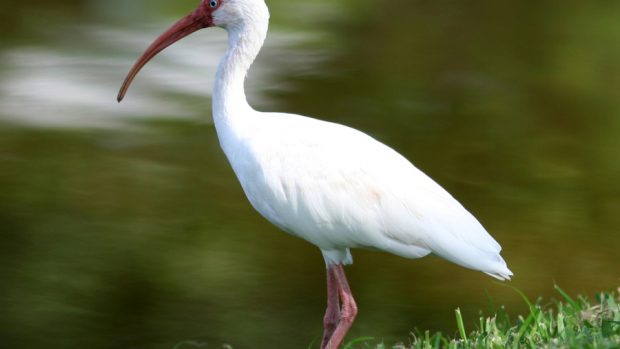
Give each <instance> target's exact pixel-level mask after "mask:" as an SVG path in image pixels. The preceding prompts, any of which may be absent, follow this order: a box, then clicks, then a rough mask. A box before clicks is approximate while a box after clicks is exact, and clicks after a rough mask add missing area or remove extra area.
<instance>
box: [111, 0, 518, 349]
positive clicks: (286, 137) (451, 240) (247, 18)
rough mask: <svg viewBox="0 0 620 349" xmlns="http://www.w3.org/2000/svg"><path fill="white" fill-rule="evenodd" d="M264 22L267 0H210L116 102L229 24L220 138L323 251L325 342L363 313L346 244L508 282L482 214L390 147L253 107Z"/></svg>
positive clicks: (266, 200) (246, 182) (239, 168)
mask: <svg viewBox="0 0 620 349" xmlns="http://www.w3.org/2000/svg"><path fill="white" fill-rule="evenodd" d="M268 21H269V12H268V10H267V7H266V5H265V3H264V2H263V0H220V1H218V0H203V1H202V3H201V5H200V6H199V7H198V9H196V10H195V11H194V12H192V13H191V14H190V15H188V16H187V17H185V18H183V19H182V20H180V21H179V22H177V24H175V25H174V26H173V27H172V28H170V29H169V30H168V31H167V32H166V33H164V34H162V36H160V37H159V38H158V39H157V40H156V41H155V42H154V43H153V44H152V45H151V46H150V47H149V48H148V49H147V51H146V52H145V53H144V54H143V56H142V57H141V58H140V59H139V60H138V62H136V64H135V65H134V67H133V68H132V70H131V71H130V73H129V75H128V77H127V79H126V80H125V83H124V85H123V87H122V88H121V91H120V93H119V101H120V100H121V99H122V98H123V96H124V94H125V92H126V91H127V88H128V87H129V84H130V83H131V81H132V80H133V78H134V77H135V75H136V74H137V73H138V71H139V70H140V69H141V68H142V67H143V66H144V65H145V64H146V63H147V62H148V61H149V60H150V59H151V58H152V57H154V56H155V55H156V54H157V53H158V52H160V51H161V50H163V49H164V48H166V47H167V46H169V45H171V44H172V43H174V42H175V41H177V40H179V39H181V38H183V37H184V36H186V35H189V34H190V33H192V32H194V31H196V30H199V29H202V28H205V27H211V26H219V27H223V28H225V29H226V30H227V31H228V37H229V44H228V50H227V52H226V54H225V56H224V58H223V59H222V61H221V62H220V65H219V67H218V71H217V76H216V79H215V87H214V90H213V118H214V122H215V127H216V129H217V134H218V137H219V139H220V144H221V146H222V149H223V150H224V152H225V153H226V156H227V158H228V160H229V162H230V164H231V166H232V168H233V170H234V171H235V174H236V175H237V177H238V179H239V182H240V183H241V186H242V187H243V190H244V192H245V194H246V196H247V197H248V199H249V201H250V202H251V204H252V206H253V207H254V208H255V209H256V210H257V211H258V212H260V213H261V214H262V215H263V216H264V217H265V218H266V219H268V220H269V221H270V222H271V223H273V224H274V225H276V226H278V227H280V228H281V229H282V230H285V231H286V232H288V233H290V234H293V235H295V236H298V237H300V238H302V239H304V240H306V241H308V242H310V243H312V244H314V245H316V246H318V247H319V248H320V249H321V251H322V253H323V256H324V259H325V263H326V265H327V268H328V280H327V281H328V307H327V312H326V314H325V319H324V325H325V335H324V337H323V342H322V345H321V348H330V349H334V348H337V347H338V346H339V345H340V343H341V342H342V340H343V337H344V335H345V334H346V332H347V330H348V329H349V328H350V326H351V324H352V322H353V319H354V318H355V315H356V314H357V306H356V304H355V301H354V300H353V297H352V295H351V292H350V289H349V286H348V283H347V281H346V277H345V275H344V270H343V269H342V266H343V265H346V264H350V263H352V262H353V261H352V257H351V253H350V249H351V248H358V247H359V248H372V249H378V250H383V251H386V252H390V253H393V254H397V255H399V256H403V257H407V258H420V257H424V256H426V255H428V254H429V253H434V254H436V255H438V256H441V257H443V258H445V259H447V260H450V261H452V262H454V263H457V264H460V265H462V266H464V267H467V268H471V269H475V270H480V271H482V272H484V273H487V274H489V275H491V276H493V277H495V278H498V279H500V280H505V279H509V278H510V277H511V276H512V272H511V271H510V270H509V269H508V268H507V266H506V263H505V262H504V260H503V259H502V257H501V256H500V254H499V253H500V250H501V247H500V245H499V244H498V243H497V242H496V241H495V240H494V239H493V238H492V237H491V236H490V235H489V234H488V233H487V231H486V230H485V229H484V228H483V227H482V225H481V224H480V223H479V222H478V221H477V220H476V218H474V217H473V216H472V215H471V214H470V213H469V212H468V211H467V210H466V209H465V208H463V206H461V204H460V203H459V202H458V201H456V200H455V199H454V198H453V197H452V196H451V195H450V194H449V193H448V192H446V191H445V190H444V189H443V188H442V187H441V186H439V185H438V184H437V183H435V182H434V181H433V180H432V179H430V178H429V177H428V176H426V175H425V174H424V173H422V172H421V171H420V170H418V169H417V168H415V167H414V166H413V165H412V164H411V163H410V162H409V161H408V160H407V159H405V158H404V157H403V156H401V155H400V154H398V153H397V152H396V151H394V150H392V149H391V148H390V147H388V146H386V145H384V144H382V143H380V142H378V141H376V140H375V139H373V138H372V137H370V136H368V135H366V134H364V133H362V132H360V131H357V130H355V129H352V128H350V127H347V126H343V125H339V124H335V123H330V122H325V121H320V120H316V119H312V118H308V117H304V116H300V115H293V114H284V113H263V112H258V111H255V110H254V109H252V108H251V107H250V106H249V105H248V103H247V101H246V98H245V93H244V87H243V83H244V80H245V77H246V73H247V71H248V69H249V67H250V65H251V64H252V62H253V61H254V59H255V57H256V55H257V54H258V52H259V50H260V48H261V47H262V44H263V41H264V39H265V36H266V35H267V27H268ZM338 299H340V300H342V306H341V307H340V306H339V305H338V304H339V301H338Z"/></svg>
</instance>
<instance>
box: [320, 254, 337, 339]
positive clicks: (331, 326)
mask: <svg viewBox="0 0 620 349" xmlns="http://www.w3.org/2000/svg"><path fill="white" fill-rule="evenodd" d="M339 321H340V301H339V300H338V283H337V281H336V273H335V271H334V266H331V265H330V266H329V268H327V310H326V311H325V317H323V328H324V332H323V341H322V342H321V349H325V348H326V347H327V342H329V339H330V338H331V337H332V334H333V333H334V331H335V330H336V326H338V322H339Z"/></svg>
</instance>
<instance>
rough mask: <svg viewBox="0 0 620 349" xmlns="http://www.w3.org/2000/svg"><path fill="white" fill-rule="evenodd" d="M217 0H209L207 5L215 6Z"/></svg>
mask: <svg viewBox="0 0 620 349" xmlns="http://www.w3.org/2000/svg"><path fill="white" fill-rule="evenodd" d="M217 4H218V2H217V0H211V1H209V6H211V8H216V7H217Z"/></svg>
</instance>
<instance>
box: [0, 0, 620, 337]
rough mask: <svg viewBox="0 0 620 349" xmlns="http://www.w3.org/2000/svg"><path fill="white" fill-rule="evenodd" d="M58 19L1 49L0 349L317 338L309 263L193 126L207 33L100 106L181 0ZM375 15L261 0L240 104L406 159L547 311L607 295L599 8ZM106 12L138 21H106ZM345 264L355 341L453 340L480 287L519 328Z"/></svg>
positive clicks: (481, 283) (607, 59)
mask: <svg viewBox="0 0 620 349" xmlns="http://www.w3.org/2000/svg"><path fill="white" fill-rule="evenodd" d="M62 3H63V4H64V5H63V6H64V7H63V6H60V7H59V8H60V9H63V8H72V9H73V10H72V11H68V12H67V13H68V15H67V16H66V17H63V16H62V15H59V17H58V18H60V19H59V20H58V22H54V23H55V25H54V26H53V28H55V30H54V32H55V33H56V34H55V35H49V36H45V35H43V34H40V33H39V34H37V35H40V36H37V35H35V34H32V33H31V32H29V33H30V34H23V33H22V34H15V38H14V39H13V40H14V42H16V43H13V44H6V45H5V46H3V47H2V51H1V52H0V60H1V69H0V105H1V106H2V107H1V109H0V118H1V119H2V120H1V121H0V123H1V126H0V166H1V167H2V168H1V171H0V188H1V190H0V226H1V227H2V229H1V235H0V239H2V241H1V242H0V277H1V278H2V280H3V281H2V284H3V287H2V288H0V308H2V309H3V311H4V313H3V317H1V318H0V337H2V338H3V343H5V345H6V346H8V347H24V348H35V347H49V348H55V347H58V348H66V347H90V348H99V347H101V348H109V347H118V348H172V347H174V345H175V344H176V343H179V342H182V341H196V342H199V343H202V342H204V343H207V345H208V346H207V347H213V348H219V347H221V345H222V344H224V343H230V344H233V345H234V346H235V348H269V347H273V340H274V338H278V341H279V343H281V347H287V348H288V347H291V348H297V347H307V346H308V344H309V343H310V342H311V341H312V339H313V338H314V337H318V336H319V335H320V332H321V323H320V320H321V317H322V312H323V307H324V294H323V293H324V290H323V287H324V275H323V273H324V270H323V267H322V261H321V257H320V254H319V253H318V250H316V248H314V247H312V246H310V245H308V244H306V243H305V242H303V241H300V240H298V239H295V238H292V237H289V236H287V235H285V234H283V233H281V232H279V231H277V230H276V229H274V228H273V227H271V226H270V225H269V224H268V223H266V222H265V221H264V220H263V219H262V218H260V217H259V216H258V214H256V213H255V212H254V211H253V210H252V209H251V207H250V206H249V204H248V203H247V202H246V200H245V199H244V197H243V194H242V192H241V190H240V188H239V185H238V183H236V180H235V179H234V177H233V174H232V171H231V170H230V168H229V166H228V164H227V163H226V160H225V159H224V157H223V155H222V154H221V151H220V150H219V146H218V142H217V139H216V137H215V133H214V131H213V128H212V126H211V125H209V123H208V122H207V121H208V120H209V115H210V112H209V109H210V107H209V100H208V96H209V95H210V88H211V85H212V81H211V79H212V77H213V70H214V68H215V64H217V61H218V58H219V55H220V54H221V53H222V52H223V50H224V45H225V41H224V40H225V36H224V33H223V32H221V31H216V30H214V31H211V32H204V33H200V34H199V35H195V36H193V37H190V38H188V39H187V40H185V41H183V42H181V43H179V44H178V45H175V47H174V48H173V49H170V50H168V51H166V53H165V54H164V55H162V56H161V57H158V58H157V62H153V64H150V65H149V66H148V67H147V68H146V69H145V70H144V71H143V72H142V73H141V75H140V77H139V79H138V80H137V81H136V85H135V86H133V88H132V90H131V91H130V95H129V96H128V97H129V98H127V100H126V101H125V102H123V104H121V105H120V106H119V105H118V104H116V102H115V95H116V91H117V89H118V87H119V84H120V82H121V80H122V78H123V77H124V74H125V73H126V72H127V70H128V69H129V67H130V65H131V64H132V63H133V60H134V59H135V58H136V57H137V55H138V54H139V53H140V52H141V51H142V49H143V48H144V47H145V46H146V45H147V43H148V42H150V41H151V40H152V39H153V38H154V37H155V36H156V35H158V34H159V32H161V30H162V29H164V28H165V27H166V26H167V25H169V23H171V22H172V21H173V20H174V19H173V17H175V16H176V15H173V14H176V13H178V14H179V15H181V14H183V13H185V12H187V9H188V8H191V7H192V6H193V5H194V2H193V1H181V2H179V3H175V4H171V5H166V4H168V3H169V2H165V1H153V2H150V3H149V4H147V2H146V1H136V2H122V1H114V2H109V4H116V3H119V4H120V3H124V4H125V5H122V6H124V7H122V10H114V6H112V5H106V4H108V2H103V1H88V2H79V1H67V2H62ZM78 3H79V4H78ZM319 3H320V2H319ZM390 4H391V6H379V7H377V6H375V7H373V9H374V11H373V12H369V11H368V7H367V5H368V3H367V2H360V3H359V4H357V5H353V4H347V3H346V2H342V5H341V6H340V7H338V8H337V9H336V11H332V10H326V9H325V6H324V5H321V6H323V7H319V8H322V9H323V10H325V11H327V12H326V13H325V14H324V15H317V12H311V11H317V8H313V9H308V8H306V7H305V5H304V7H303V8H302V9H300V8H298V7H297V5H296V4H293V3H290V2H286V3H285V2H276V3H275V4H272V5H273V6H272V7H273V8H272V13H273V14H274V16H273V17H274V20H275V23H273V25H272V31H271V34H270V39H269V41H268V44H267V47H266V48H265V51H264V52H263V54H262V55H261V56H260V59H259V62H257V66H256V67H255V68H254V70H253V71H252V73H251V76H250V79H249V81H248V86H247V89H248V92H249V95H250V96H249V98H250V100H251V101H252V103H253V104H254V105H255V106H257V107H258V108H260V109H264V110H281V111H291V112H298V113H303V114H307V115H312V116H316V117H321V118H324V119H329V120H334V121H338V122H343V123H346V124H349V125H352V126H355V127H358V128H361V129H363V130H365V131H367V132H369V133H371V134H373V135H374V136H376V137H377V138H379V139H381V140H382V141H384V142H386V143H388V144H390V145H392V146H394V147H395V148H396V149H398V150H399V151H401V152H402V153H403V154H405V155H406V156H407V157H408V158H410V159H413V160H415V163H416V164H417V165H418V166H419V167H421V168H422V169H423V170H425V171H426V172H427V173H429V174H430V175H432V176H433V177H434V178H436V179H437V180H438V181H439V182H440V183H441V184H442V185H444V186H445V187H446V188H447V189H449V190H450V191H451V192H452V193H454V195H455V196H456V197H457V198H458V199H459V200H461V201H462V202H463V203H464V204H465V205H466V206H467V207H468V208H470V210H471V211H472V212H474V213H475V214H476V215H477V216H478V217H479V218H480V220H481V221H482V222H483V223H484V224H485V226H486V227H487V228H488V229H489V230H490V231H491V232H492V233H493V235H494V236H495V237H497V239H498V240H499V241H500V242H501V243H502V245H503V246H504V249H505V253H504V255H505V257H506V259H507V261H508V262H509V264H510V266H511V269H512V270H513V271H514V272H515V274H516V278H515V280H514V281H513V282H512V285H514V286H516V287H519V288H521V289H522V290H524V291H525V292H526V293H527V294H530V295H532V296H536V295H544V296H552V295H553V291H552V287H551V285H552V282H553V280H555V281H556V282H558V283H559V284H560V285H561V286H562V287H563V288H565V289H567V290H568V291H569V292H570V293H571V294H575V293H578V292H583V293H588V294H592V293H593V292H596V291H599V290H602V289H610V288H615V287H616V286H617V285H618V283H620V275H619V274H618V268H615V265H617V264H618V262H619V259H618V252H617V251H618V249H619V247H620V234H619V233H618V226H620V220H619V219H620V218H619V216H618V215H617V212H619V211H620V185H619V184H618V182H617V180H616V179H617V178H618V176H619V175H620V161H619V160H618V159H619V151H620V150H619V149H620V137H618V136H617V135H618V134H620V117H619V116H620V115H619V111H620V108H619V107H620V105H619V102H618V101H620V98H618V97H620V96H618V94H619V92H620V90H618V89H617V86H618V82H619V81H620V79H619V76H618V75H617V74H616V73H615V72H618V71H620V66H619V65H620V63H619V62H620V59H619V58H620V50H617V49H615V48H614V47H615V46H616V45H615V43H616V42H620V40H618V39H620V37H619V36H620V33H619V32H618V31H617V30H616V29H615V28H616V25H615V23H618V20H619V19H620V12H619V11H618V9H616V7H617V5H614V4H603V3H583V4H563V6H562V8H561V9H557V8H554V7H552V6H545V5H544V2H543V3H541V4H542V5H541V4H539V5H536V6H534V5H533V4H531V3H527V2H523V3H513V4H510V6H508V5H506V4H505V3H503V4H501V5H498V4H495V3H493V2H490V1H486V2H481V3H479V4H477V5H475V6H473V5H472V4H470V3H468V4H465V3H464V4H460V3H456V2H433V3H420V2H410V1H405V0H395V1H393V2H391V3H390ZM117 5H118V4H117ZM24 6H25V5H24ZM40 6H43V9H40V8H38V9H37V10H36V11H35V10H33V11H35V12H37V11H38V12H41V11H44V10H45V5H43V4H40ZM119 6H120V5H119ZM166 6H170V7H171V8H166ZM506 6H508V7H506ZM48 7H53V6H52V5H48ZM95 8H96V9H102V8H104V9H105V10H101V11H99V10H97V11H99V12H96V14H95V12H89V11H91V10H88V9H95ZM111 8H112V10H110V9H111ZM153 8H155V9H159V10H160V11H161V12H162V13H161V14H159V15H155V14H154V12H155V13H156V12H157V10H153ZM343 8H344V9H347V10H346V11H342V9H343ZM153 11H154V12H153ZM18 12H19V11H18ZM21 12H23V13H27V12H28V9H22V10H21ZM118 12H122V13H118ZM76 13H82V14H84V13H86V14H88V16H90V17H85V18H86V19H84V22H82V23H74V19H75V16H76ZM117 13H118V16H122V17H124V18H135V15H136V14H139V13H144V14H149V13H150V16H152V17H150V18H153V20H147V19H145V20H144V23H155V22H157V24H149V25H148V26H142V25H140V26H136V25H135V24H133V25H129V24H128V23H124V24H123V25H121V24H119V23H116V22H112V21H111V20H109V19H105V18H110V17H114V16H113V15H115V14H117ZM318 13H320V12H318ZM515 14H519V15H515ZM164 15H165V16H164ZM334 16H336V17H334ZM102 17H103V18H104V19H100V20H98V21H95V23H86V22H87V20H88V21H90V20H92V19H95V18H102ZM155 17H156V18H158V19H155ZM163 17H166V19H162V18H163ZM146 18H148V16H147V17H146ZM291 18H293V19H292V20H291ZM334 18H338V19H339V20H338V21H336V20H334ZM22 20H23V21H25V19H15V21H16V22H19V21H22ZM309 27H312V28H314V29H315V30H314V31H309V30H310V29H312V28H309ZM319 27H322V28H323V29H322V30H316V28H319ZM296 28H303V31H301V33H303V34H299V32H297V31H295V30H294V29H296ZM306 33H310V34H306ZM65 34H66V35H65ZM42 37H43V38H44V39H42ZM78 97H79V98H78ZM33 125H34V126H36V127H30V126H33ZM92 126H96V127H92ZM354 257H355V259H356V263H355V265H354V266H353V267H352V268H350V279H351V283H352V285H353V287H354V291H355V292H356V297H357V298H358V303H359V304H360V307H361V313H360V317H359V319H358V322H357V323H356V326H355V327H354V329H353V332H352V336H362V335H364V336H366V335H371V336H376V337H379V338H385V339H386V341H387V342H392V341H395V340H404V339H405V338H406V336H407V335H408V333H409V331H411V330H412V329H413V328H415V327H419V328H423V329H427V328H428V329H432V330H443V331H447V332H449V333H451V332H454V324H453V309H454V308H456V307H461V309H463V311H464V313H465V314H466V315H467V316H468V317H469V318H473V317H475V316H476V315H477V311H478V309H488V308H489V307H491V306H490V305H489V303H490V301H489V299H488V298H487V296H486V294H485V290H487V291H488V294H489V296H490V298H491V300H492V302H493V303H494V304H506V305H507V307H508V308H509V309H513V311H514V312H516V311H524V310H525V305H524V304H523V303H522V301H521V300H520V298H519V297H518V296H517V295H516V294H514V292H513V291H511V290H510V289H507V288H504V287H502V286H500V285H498V284H495V283H494V281H493V280H492V279H490V278H488V277H486V276H484V275H482V274H480V273H476V272H472V271H468V270H465V269H463V268H460V267H457V266H454V265H451V264H449V263H447V262H444V261H442V260H439V259H437V258H433V257H430V258H425V259H422V260H418V261H409V260H404V259H402V258H398V257H395V256H390V255H387V254H381V253H375V252H368V251H355V252H354Z"/></svg>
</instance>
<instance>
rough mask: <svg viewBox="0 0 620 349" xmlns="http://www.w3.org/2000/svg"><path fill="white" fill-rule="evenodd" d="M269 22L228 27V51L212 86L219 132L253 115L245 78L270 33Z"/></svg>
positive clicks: (214, 116) (216, 124) (214, 113)
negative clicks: (247, 95) (246, 93)
mask: <svg viewBox="0 0 620 349" xmlns="http://www.w3.org/2000/svg"><path fill="white" fill-rule="evenodd" d="M267 27H268V22H266V21H258V22H252V23H242V24H239V25H236V26H231V27H229V28H227V31H228V50H227V51H226V54H225V55H224V58H223V59H222V61H221V62H220V64H219V66H218V70H217V73H216V76H215V86H214V89H213V102H212V103H213V118H214V122H215V126H216V128H217V129H218V133H219V132H220V131H221V130H222V129H224V128H230V127H235V125H236V124H238V123H239V122H243V120H242V119H243V118H246V117H248V116H249V115H250V114H252V112H253V109H252V108H251V107H250V105H249V104H248V102H247V99H246V97H245V91H244V81H245V77H246V75H247V72H248V69H249V68H250V66H251V65H252V62H254V59H255V58H256V56H257V55H258V52H259V51H260V48H261V47H262V45H263V42H264V41H265V37H266V35H267Z"/></svg>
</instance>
